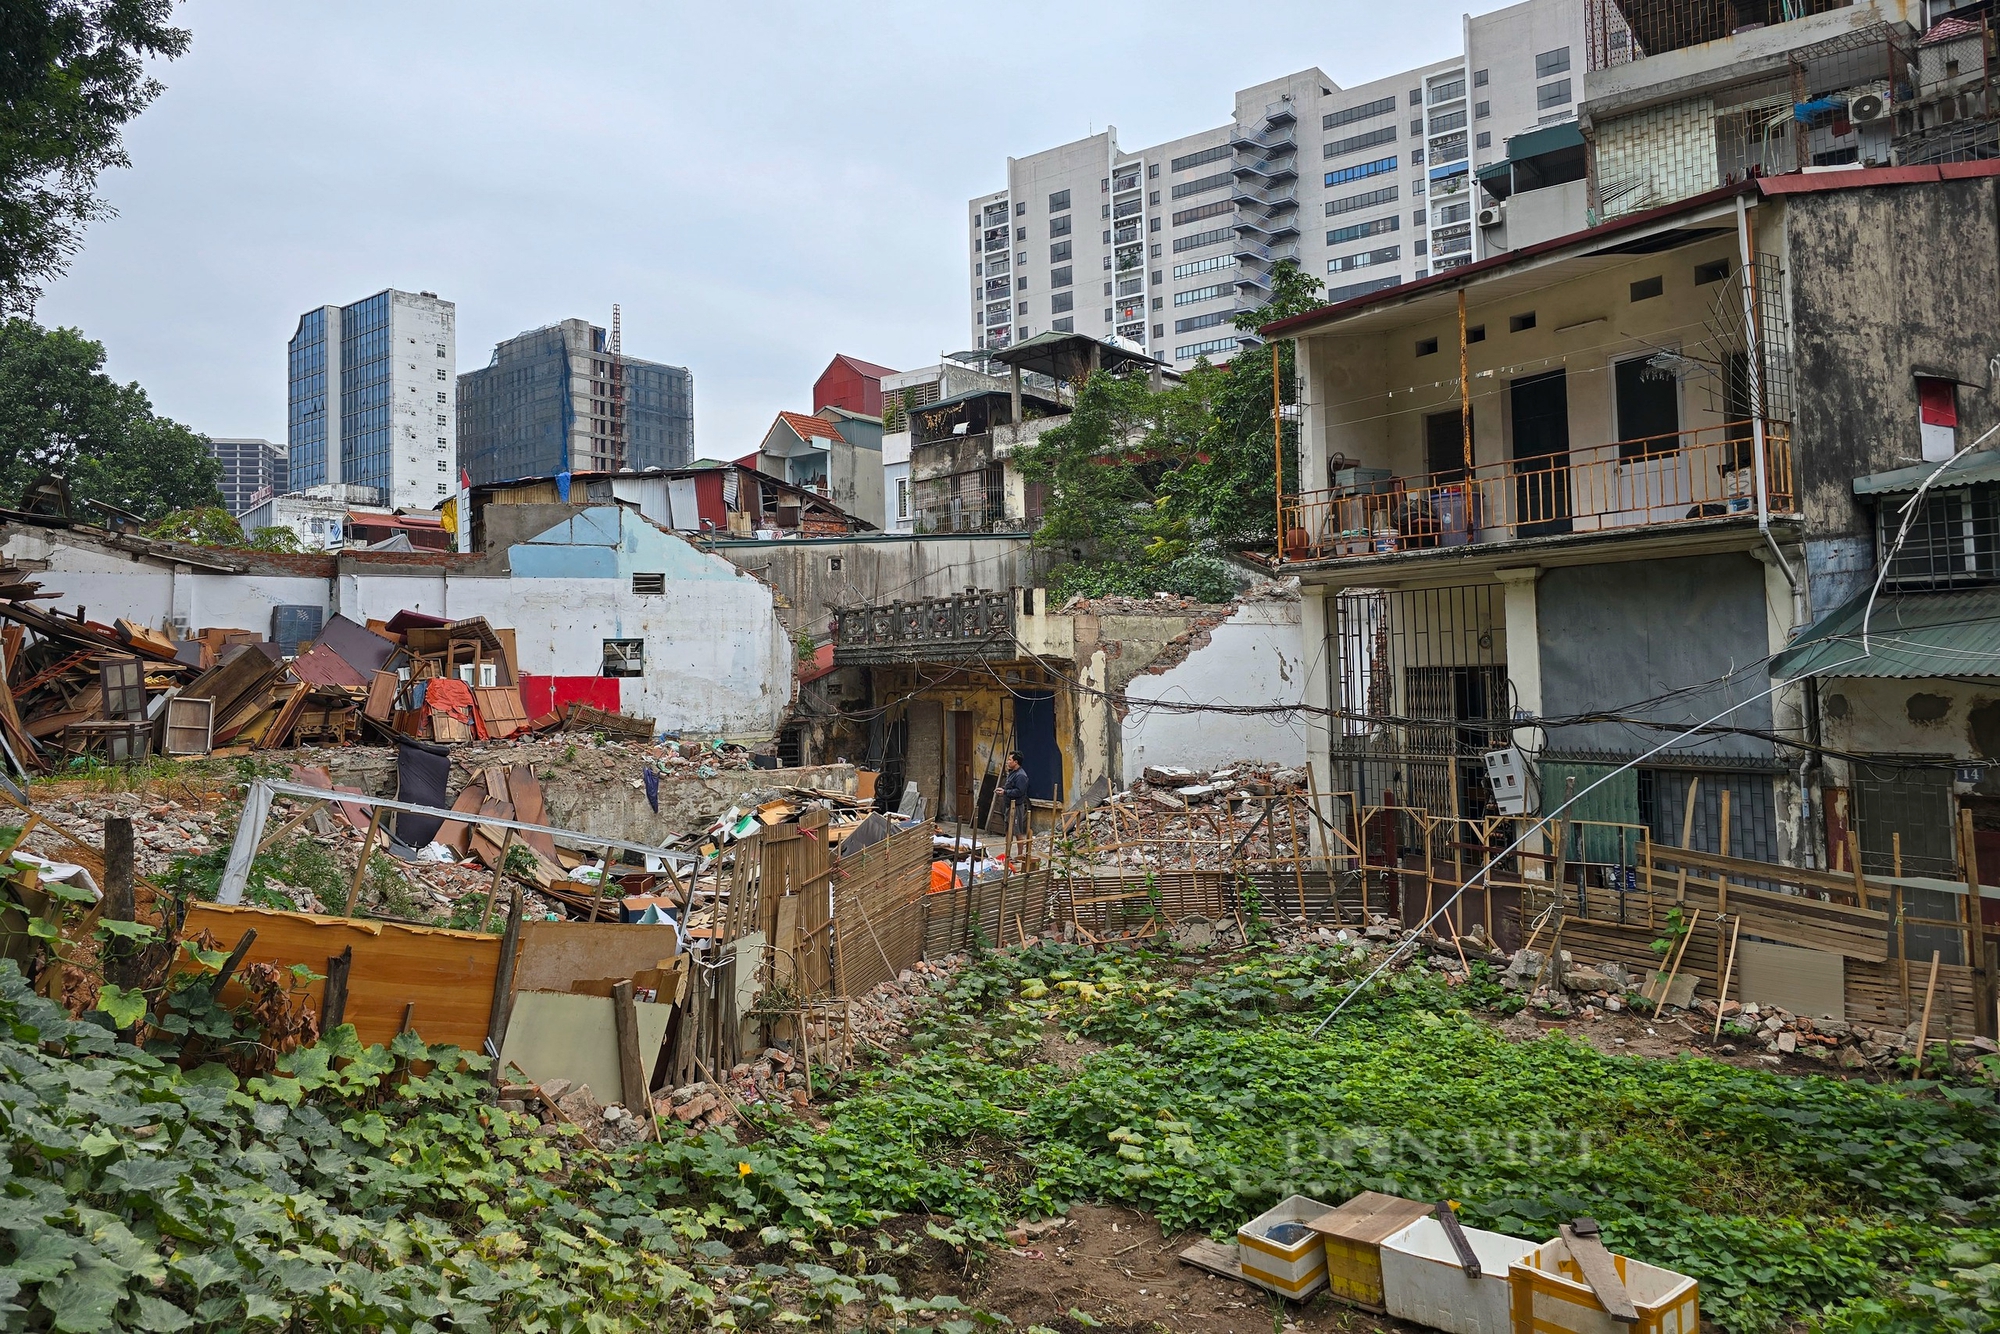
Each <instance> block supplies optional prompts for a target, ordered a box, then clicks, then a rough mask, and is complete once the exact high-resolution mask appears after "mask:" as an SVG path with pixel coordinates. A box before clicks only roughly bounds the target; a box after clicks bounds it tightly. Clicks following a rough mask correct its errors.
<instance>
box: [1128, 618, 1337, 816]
mask: <svg viewBox="0 0 2000 1334" xmlns="http://www.w3.org/2000/svg"><path fill="white" fill-rule="evenodd" d="M1299 613H1300V605H1299V603H1298V602H1297V601H1282V602H1281V601H1259V602H1246V603H1244V604H1243V605H1242V606H1241V607H1239V608H1238V609H1237V610H1236V612H1235V614H1234V615H1232V616H1231V617H1230V618H1229V619H1228V620H1227V621H1224V622H1223V623H1222V624H1221V625H1219V626H1217V627H1216V628H1215V630H1214V632H1213V633H1212V634H1211V636H1210V638H1209V642H1208V643H1207V644H1206V645H1205V646H1203V647H1202V648H1199V649H1197V650H1195V651H1194V652H1193V653H1191V654H1189V655H1188V658H1187V660H1186V661H1185V662H1183V663H1181V664H1180V665H1179V666H1176V667H1172V668H1169V669H1168V670H1167V671H1165V672H1162V673H1160V674H1158V675H1144V676H1139V677H1136V678H1134V679H1133V681H1132V682H1131V683H1130V684H1129V685H1127V686H1126V687H1125V697H1126V699H1127V700H1129V701H1132V702H1133V703H1132V706H1131V707H1130V709H1129V711H1128V712H1127V713H1126V716H1125V719H1124V721H1123V722H1122V724H1121V725H1120V736H1121V740H1122V748H1123V751H1124V757H1125V773H1124V775H1123V779H1124V782H1125V783H1130V782H1132V781H1133V780H1134V779H1136V778H1137V777H1138V776H1139V774H1140V773H1141V771H1143V770H1144V769H1145V768H1146V766H1147V765H1151V764H1176V765H1181V766H1184V767H1186V768H1190V769H1194V768H1210V767H1213V766H1215V765H1218V764H1223V763H1226V762H1227V761H1230V760H1268V761H1270V762H1272V763H1276V764H1287V765H1302V764H1304V763H1305V762H1306V741H1307V733H1308V730H1309V729H1308V726H1307V723H1306V721H1305V720H1304V719H1300V718H1283V717H1277V716H1270V717H1262V716H1256V715H1251V716H1243V715H1234V714H1219V713H1170V712H1167V711H1166V710H1162V709H1149V708H1145V707H1143V706H1142V705H1141V704H1140V703H1139V701H1144V700H1173V701H1177V702H1184V703H1196V704H1297V703H1300V702H1301V701H1302V700H1303V701H1305V702H1307V703H1318V702H1319V701H1313V700H1305V689H1306V680H1307V676H1308V671H1309V667H1310V664H1309V663H1308V661H1307V659H1306V652H1305V645H1304V636H1303V634H1302V633H1301V630H1300V615H1299Z"/></svg>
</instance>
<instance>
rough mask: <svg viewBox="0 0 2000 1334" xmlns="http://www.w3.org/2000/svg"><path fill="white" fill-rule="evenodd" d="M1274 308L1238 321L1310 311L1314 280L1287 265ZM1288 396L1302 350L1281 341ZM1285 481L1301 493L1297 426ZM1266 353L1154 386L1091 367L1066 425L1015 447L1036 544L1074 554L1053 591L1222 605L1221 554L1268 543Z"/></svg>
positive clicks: (1226, 587)
mask: <svg viewBox="0 0 2000 1334" xmlns="http://www.w3.org/2000/svg"><path fill="white" fill-rule="evenodd" d="M1272 281H1273V292H1272V298H1271V300H1270V302H1268V303H1267V304H1265V305H1263V306H1261V307H1259V308H1258V309H1256V310H1254V311H1248V312H1246V313H1244V314H1242V315H1239V316H1237V317H1236V326H1237V327H1238V328H1239V329H1242V330H1243V331H1245V332H1254V331H1255V330H1256V329H1258V328H1259V327H1261V326H1262V325H1265V324H1268V323H1270V322H1271V321H1273V320H1278V319H1284V318H1286V317H1287V316H1291V315H1297V314H1300V313H1302V312H1304V311H1307V310H1310V309H1312V308H1313V306H1314V305H1315V300H1314V293H1315V292H1317V290H1318V288H1319V282H1318V280H1317V279H1314V278H1311V277H1309V276H1307V275H1305V274H1302V273H1300V272H1299V268H1298V265H1297V264H1296V263H1293V262H1290V261H1287V262H1286V263H1283V264H1280V265H1278V266H1277V268H1276V269H1275V270H1274V271H1273V274H1272ZM1277 346H1278V358H1279V369H1278V375H1279V385H1280V390H1281V393H1282V394H1283V401H1284V402H1286V403H1296V402H1297V401H1298V392H1297V385H1296V383H1295V380H1296V370H1295V367H1296V355H1297V354H1296V351H1295V349H1294V347H1293V345H1292V343H1290V342H1289V341H1285V342H1281V343H1279V344H1278V345H1277ZM1284 430H1285V434H1284V465H1285V482H1286V485H1287V487H1288V488H1290V489H1294V490H1295V489H1296V488H1297V469H1298V464H1297V454H1298V426H1297V423H1296V422H1287V423H1285V424H1284ZM1271 432H1272V411H1271V354H1270V353H1269V352H1268V351H1267V350H1265V349H1261V348H1250V349H1246V350H1244V351H1243V352H1241V353H1239V354H1238V355H1237V356H1236V358H1235V359H1234V360H1233V361H1231V362H1229V363H1228V364H1227V365H1223V366H1216V365H1212V364H1210V363H1209V361H1208V360H1207V359H1206V358H1203V359H1202V360H1201V361H1199V362H1197V363H1196V364H1195V366H1194V368H1193V369H1192V370H1190V371H1189V372H1188V373H1187V375H1186V376H1185V377H1184V378H1183V380H1182V382H1181V383H1179V384H1177V385H1172V386H1170V387H1168V388H1166V389H1164V390H1161V391H1160V392H1158V393H1154V392H1152V391H1151V389H1150V388H1149V387H1148V385H1147V384H1146V382H1145V380H1144V379H1143V378H1140V377H1136V376H1133V377H1127V378H1122V379H1121V378H1119V377H1117V376H1114V375H1111V374H1108V373H1105V372H1101V371H1100V372H1098V373H1097V374H1095V375H1093V376H1091V377H1090V379H1089V380H1087V381H1085V382H1084V383H1083V384H1082V385H1081V386H1079V387H1078V389H1077V396H1076V406H1075V408H1074V410H1073V411H1072V412H1071V414H1070V417H1069V419H1068V420H1067V421H1065V422H1064V423H1063V424H1062V425H1061V426H1058V427H1055V428H1054V429H1052V430H1050V431H1048V432H1046V433H1044V434H1043V436H1042V437H1041V439H1040V440H1038V441H1037V442H1036V443H1035V444H1034V445H1033V446H1031V447H1030V448H1028V449H1025V450H1023V451H1021V452H1020V453H1018V454H1017V455H1016V458H1017V460H1018V461H1019V466H1020V468H1021V472H1022V475H1023V476H1025V477H1026V478H1027V479H1028V480H1030V481H1033V482H1040V483H1043V484H1044V485H1045V486H1046V487H1047V488H1048V502H1047V507H1046V509H1045V510H1044V514H1043V521H1042V526H1041V528H1040V529H1039V530H1038V531H1037V532H1036V534H1035V540H1036V542H1037V543H1039V544H1040V545H1042V546H1046V547H1052V548H1055V549H1057V550H1059V551H1062V552H1064V553H1065V554H1066V555H1067V557H1068V560H1067V562H1066V563H1065V564H1063V565H1060V566H1058V567H1057V569H1056V570H1055V572H1054V574H1053V575H1052V576H1051V586H1052V588H1053V590H1054V591H1055V593H1056V594H1057V596H1058V597H1068V596H1069V595H1071V594H1075V593H1081V594H1084V595H1086V596H1093V597H1095V596H1104V595H1113V594H1115V595H1124V596H1132V597H1145V596H1148V595H1150V594H1153V593H1175V594H1178V595H1181V596H1184V597H1193V598H1198V599H1200V600H1202V601H1205V602H1221V601H1227V600H1228V599H1229V598H1230V597H1231V596H1233V595H1234V592H1235V588H1236V586H1237V584H1238V582H1239V580H1238V579H1237V577H1236V576H1235V575H1233V574H1232V573H1231V571H1230V567H1229V564H1228V562H1227V560H1226V559H1225V557H1226V556H1227V555H1228V554H1229V553H1231V552H1236V551H1242V550H1245V549H1249V548H1255V547H1270V546H1273V545H1274V544H1275V542H1276V534H1277V522H1276V510H1277V485H1278V482H1277V477H1276V471H1277V464H1276V458H1275V454H1276V451H1275V450H1274V449H1273V446H1272V435H1271Z"/></svg>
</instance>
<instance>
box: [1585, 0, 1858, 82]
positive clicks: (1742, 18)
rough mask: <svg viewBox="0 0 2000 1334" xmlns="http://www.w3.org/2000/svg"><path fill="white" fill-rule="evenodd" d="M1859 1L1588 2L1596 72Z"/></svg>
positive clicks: (1587, 23) (1592, 61)
mask: <svg viewBox="0 0 2000 1334" xmlns="http://www.w3.org/2000/svg"><path fill="white" fill-rule="evenodd" d="M1853 2H1854V0H1588V3H1587V4H1586V5H1585V7H1584V22H1585V31H1586V35H1587V38H1588V43H1589V47H1590V68H1591V69H1593V70H1600V69H1609V68H1611V67H1612V66H1614V65H1625V64H1630V63H1631V62H1632V61H1634V60H1644V59H1645V58H1646V57H1647V56H1657V55H1663V54H1665V53H1666V52H1668V51H1678V50H1680V49H1681V48H1682V47H1687V46H1698V45H1700V44H1701V43H1703V42H1714V41H1720V40H1721V39H1723V38H1725V37H1728V36H1729V35H1730V34H1732V33H1735V32H1737V31H1739V30H1741V29H1743V28H1747V27H1753V26H1754V27H1768V26H1770V25H1772V24H1777V23H1784V22H1786V21H1788V20H1791V19H1800V18H1806V17H1808V16H1810V15H1813V14H1824V13H1826V12H1827V11H1829V10H1834V9H1846V8H1848V7H1849V6H1851V5H1852V4H1853Z"/></svg>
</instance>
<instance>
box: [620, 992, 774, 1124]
mask: <svg viewBox="0 0 2000 1334" xmlns="http://www.w3.org/2000/svg"><path fill="white" fill-rule="evenodd" d="M611 1013H612V1017H613V1018H614V1019H615V1020H616V1021H617V1024H618V1082H619V1085H620V1086H621V1088H622V1090H623V1092H624V1097H625V1110H626V1111H628V1112H629V1111H631V1110H633V1109H634V1108H637V1107H643V1106H648V1105H650V1104H651V1103H652V1101H653V1100H652V1098H651V1097H649V1096H648V1095H647V1090H646V1063H645V1062H644V1061H643V1060H641V1059H640V1057H639V1007H638V1004H637V1003H636V1002H635V1001H634V1000H633V999H632V979H631V978H629V977H627V978H621V979H619V980H618V981H616V982H614V983H612V984H611ZM802 1036H803V1035H802Z"/></svg>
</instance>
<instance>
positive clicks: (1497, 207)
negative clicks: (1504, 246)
mask: <svg viewBox="0 0 2000 1334" xmlns="http://www.w3.org/2000/svg"><path fill="white" fill-rule="evenodd" d="M1505 221H1507V205H1506V204H1505V203H1504V202H1503V203H1499V204H1493V205H1489V206H1488V207H1486V208H1482V209H1480V210H1479V225H1480V226H1481V227H1498V226H1499V225H1500V224H1501V223H1503V222H1505Z"/></svg>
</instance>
